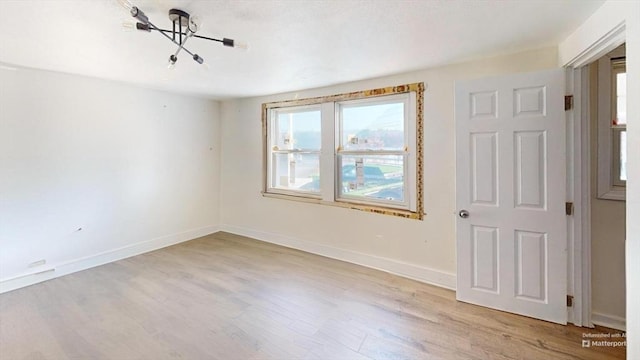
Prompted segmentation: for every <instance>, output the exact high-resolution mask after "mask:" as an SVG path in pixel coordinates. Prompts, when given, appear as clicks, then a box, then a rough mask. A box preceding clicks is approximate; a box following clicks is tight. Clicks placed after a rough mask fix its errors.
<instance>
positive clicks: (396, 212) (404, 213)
mask: <svg viewBox="0 0 640 360" xmlns="http://www.w3.org/2000/svg"><path fill="white" fill-rule="evenodd" d="M262 196H263V197H268V198H274V199H283V200H291V201H300V202H306V203H313V204H321V205H328V206H334V207H341V208H347V209H353V210H360V211H365V212H372V213H376V214H383V215H391V216H398V217H403V218H406V219H415V220H422V219H423V218H424V216H425V215H426V214H419V213H417V212H413V211H409V210H400V209H393V208H387V207H383V206H375V205H364V204H355V203H350V202H345V201H340V202H335V201H325V200H321V199H317V198H311V197H305V196H295V195H284V194H278V193H270V192H265V191H263V192H262Z"/></svg>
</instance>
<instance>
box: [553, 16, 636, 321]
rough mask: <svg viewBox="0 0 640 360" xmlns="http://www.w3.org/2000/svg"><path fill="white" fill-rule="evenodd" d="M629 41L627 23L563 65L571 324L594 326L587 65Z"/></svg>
mask: <svg viewBox="0 0 640 360" xmlns="http://www.w3.org/2000/svg"><path fill="white" fill-rule="evenodd" d="M625 41H626V27H625V23H624V22H623V23H621V24H619V25H617V26H616V27H614V28H613V29H611V30H610V31H609V32H608V33H606V34H605V35H604V36H602V37H601V38H600V39H598V40H596V41H594V43H593V44H592V45H591V46H589V47H588V48H587V49H586V50H585V51H584V52H582V53H581V54H580V55H579V56H577V57H576V58H574V59H572V60H571V61H569V62H568V63H566V64H563V66H564V67H565V69H566V93H567V95H571V94H572V95H573V108H572V110H571V111H567V114H566V116H567V201H570V202H573V204H574V214H573V216H569V217H568V222H567V236H568V238H567V242H568V243H567V245H568V247H567V250H568V252H567V254H568V259H567V261H568V269H567V270H568V271H567V290H568V294H569V295H572V296H573V306H572V307H568V308H567V309H568V314H567V315H568V321H569V322H570V323H573V324H574V325H577V326H585V327H593V322H592V319H591V161H590V156H591V143H590V135H591V131H590V121H589V120H590V116H591V114H590V112H589V74H588V69H587V67H586V66H585V65H588V64H589V63H591V62H593V61H596V60H598V59H599V58H600V57H602V56H603V55H605V54H606V53H608V52H610V51H611V50H613V49H615V48H616V47H618V46H620V45H622V44H623V43H624V42H625Z"/></svg>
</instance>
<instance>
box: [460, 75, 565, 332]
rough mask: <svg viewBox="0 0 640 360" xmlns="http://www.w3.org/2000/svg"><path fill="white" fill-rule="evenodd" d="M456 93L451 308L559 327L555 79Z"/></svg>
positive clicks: (560, 96)
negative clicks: (457, 304) (474, 308)
mask: <svg viewBox="0 0 640 360" xmlns="http://www.w3.org/2000/svg"><path fill="white" fill-rule="evenodd" d="M455 91H456V98H455V113H456V115H455V118H456V157H457V161H456V194H457V195H456V206H457V210H458V217H457V224H456V225H457V226H456V232H457V235H456V236H457V262H458V265H457V266H458V272H457V299H458V300H460V301H465V302H469V303H473V304H477V305H482V306H486V307H490V308H494V309H499V310H504V311H508V312H513V313H516V314H521V315H526V316H530V317H534V318H538V319H543V320H548V321H552V322H557V323H561V324H566V323H567V308H566V282H567V276H566V272H567V264H566V262H567V253H566V249H567V237H566V221H567V220H566V214H565V211H566V210H565V199H566V198H565V191H566V190H565V189H566V187H565V186H566V185H565V178H566V174H565V163H566V160H565V159H566V147H565V141H566V140H565V115H564V72H563V71H562V70H560V69H558V70H553V71H545V72H538V73H528V74H515V75H507V76H501V77H496V78H487V79H478V80H472V81H464V82H457V83H456V89H455Z"/></svg>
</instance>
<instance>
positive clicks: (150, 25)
mask: <svg viewBox="0 0 640 360" xmlns="http://www.w3.org/2000/svg"><path fill="white" fill-rule="evenodd" d="M148 24H149V30H157V31H158V32H159V33H160V34H162V35H163V36H164V37H166V38H167V39H169V41H171V42H172V43H174V44H176V45H178V47H179V48H182V49H184V51H185V52H186V53H187V54H189V55H191V56H195V55H194V54H193V53H192V52H191V51H189V50H188V49H187V48H185V47H184V46H182V44H179V43H178V42H176V41H175V40H173V39H172V38H171V37H170V36H169V35H167V34H165V32H171V31H170V30H161V29H160V28H158V27H156V26H155V25H153V23H151V21H149V22H148Z"/></svg>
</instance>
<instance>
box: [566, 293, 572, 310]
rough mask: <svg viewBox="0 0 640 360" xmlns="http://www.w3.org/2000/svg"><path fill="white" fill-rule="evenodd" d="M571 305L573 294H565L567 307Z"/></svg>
mask: <svg viewBox="0 0 640 360" xmlns="http://www.w3.org/2000/svg"><path fill="white" fill-rule="evenodd" d="M572 306H573V295H567V307H572Z"/></svg>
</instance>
